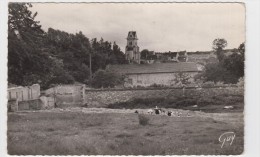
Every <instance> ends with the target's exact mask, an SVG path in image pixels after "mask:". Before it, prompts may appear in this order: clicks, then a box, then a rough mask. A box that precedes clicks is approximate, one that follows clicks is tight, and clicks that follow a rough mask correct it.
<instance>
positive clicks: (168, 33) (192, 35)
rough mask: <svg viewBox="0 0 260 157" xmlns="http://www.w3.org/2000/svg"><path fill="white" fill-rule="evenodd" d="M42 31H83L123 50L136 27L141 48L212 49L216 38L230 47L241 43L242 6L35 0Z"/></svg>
mask: <svg viewBox="0 0 260 157" xmlns="http://www.w3.org/2000/svg"><path fill="white" fill-rule="evenodd" d="M31 10H32V11H37V12H38V16H37V20H39V21H40V22H41V24H42V27H43V29H44V30H47V29H48V28H49V27H52V28H54V29H60V30H63V31H67V32H70V33H75V32H77V31H82V32H83V33H84V34H85V35H86V36H87V37H88V38H90V39H91V38H95V37H96V38H98V39H99V38H101V37H103V38H104V39H105V40H108V41H111V42H113V41H116V42H117V43H118V45H119V46H120V47H121V49H122V50H124V48H125V44H126V36H127V33H128V31H130V30H135V31H137V35H138V38H139V40H138V43H139V47H140V49H141V50H142V49H149V50H154V51H177V50H187V51H198V50H210V49H211V47H212V41H213V40H214V39H215V38H225V39H226V40H227V41H228V45H229V46H228V48H235V47H238V46H239V44H241V43H242V42H244V41H245V8H244V6H243V5H241V4H240V3H33V8H32V9H31Z"/></svg>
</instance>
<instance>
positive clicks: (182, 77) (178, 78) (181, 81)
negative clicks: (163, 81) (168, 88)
mask: <svg viewBox="0 0 260 157" xmlns="http://www.w3.org/2000/svg"><path fill="white" fill-rule="evenodd" d="M190 79H191V76H190V75H189V74H187V73H184V72H178V73H176V74H175V78H174V80H173V82H174V84H176V85H180V86H182V87H183V86H185V85H186V84H189V83H190Z"/></svg>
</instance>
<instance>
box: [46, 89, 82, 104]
mask: <svg viewBox="0 0 260 157" xmlns="http://www.w3.org/2000/svg"><path fill="white" fill-rule="evenodd" d="M43 93H44V94H45V95H46V96H51V97H53V98H54V100H55V103H56V104H57V107H67V106H71V105H73V106H75V105H82V104H83V103H84V99H85V98H84V97H85V85H83V84H78V85H59V86H55V87H53V88H50V89H47V90H46V91H44V92H43Z"/></svg>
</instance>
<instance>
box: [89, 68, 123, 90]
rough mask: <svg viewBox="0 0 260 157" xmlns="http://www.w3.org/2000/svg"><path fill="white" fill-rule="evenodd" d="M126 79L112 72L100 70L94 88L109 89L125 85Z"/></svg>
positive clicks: (93, 84)
mask: <svg viewBox="0 0 260 157" xmlns="http://www.w3.org/2000/svg"><path fill="white" fill-rule="evenodd" d="M123 82H124V77H123V76H122V75H118V74H116V73H114V72H111V71H106V70H98V71H97V72H96V73H95V74H94V77H93V80H92V86H93V87H94V88H109V87H112V88H113V87H115V86H116V85H120V84H123Z"/></svg>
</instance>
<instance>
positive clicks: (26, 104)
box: [18, 99, 42, 111]
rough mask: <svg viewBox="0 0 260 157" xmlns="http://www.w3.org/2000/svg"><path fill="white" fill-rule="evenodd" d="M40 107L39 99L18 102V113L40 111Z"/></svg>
mask: <svg viewBox="0 0 260 157" xmlns="http://www.w3.org/2000/svg"><path fill="white" fill-rule="evenodd" d="M41 107H42V101H41V100H40V99H35V100H27V101H20V102H18V111H24V110H40V109H41Z"/></svg>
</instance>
